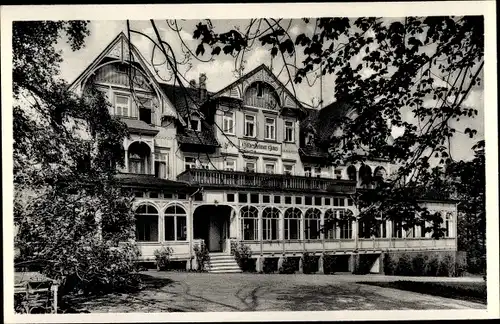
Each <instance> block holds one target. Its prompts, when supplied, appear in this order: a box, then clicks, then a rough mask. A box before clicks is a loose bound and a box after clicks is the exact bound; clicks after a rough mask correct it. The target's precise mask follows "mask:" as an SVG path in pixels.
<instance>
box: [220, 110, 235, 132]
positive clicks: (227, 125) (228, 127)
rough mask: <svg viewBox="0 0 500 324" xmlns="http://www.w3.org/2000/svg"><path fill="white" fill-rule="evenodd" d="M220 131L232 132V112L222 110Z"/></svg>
mask: <svg viewBox="0 0 500 324" xmlns="http://www.w3.org/2000/svg"><path fill="white" fill-rule="evenodd" d="M222 131H223V132H224V133H226V134H234V113H233V112H230V111H226V112H224V115H223V116H222Z"/></svg>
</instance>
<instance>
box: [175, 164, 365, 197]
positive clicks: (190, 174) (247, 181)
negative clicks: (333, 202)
mask: <svg viewBox="0 0 500 324" xmlns="http://www.w3.org/2000/svg"><path fill="white" fill-rule="evenodd" d="M177 180H180V181H185V182H188V183H190V184H199V185H204V186H210V187H227V188H247V189H250V188H253V189H268V190H277V191H318V192H337V193H347V194H349V193H354V192H355V190H356V182H355V181H351V180H339V179H326V178H315V177H301V176H291V175H285V174H267V173H253V172H241V171H221V170H206V169H189V170H186V171H184V172H182V173H181V174H179V175H178V176H177Z"/></svg>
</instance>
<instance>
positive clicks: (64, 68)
mask: <svg viewBox="0 0 500 324" xmlns="http://www.w3.org/2000/svg"><path fill="white" fill-rule="evenodd" d="M288 21H289V20H286V25H288ZM197 22H198V21H194V20H187V21H180V22H179V27H182V28H183V29H182V31H181V32H180V36H181V37H182V39H183V41H184V42H185V44H186V45H187V46H189V47H190V48H191V49H192V50H193V52H194V50H195V48H196V44H197V40H193V39H192V37H191V35H192V31H193V27H194V26H195V24H196V23H197ZM212 23H213V25H214V27H215V28H216V30H218V31H227V30H229V29H232V28H238V27H242V28H243V27H244V26H246V25H247V24H248V20H212ZM156 24H157V27H158V28H159V31H160V34H161V36H162V38H164V39H165V40H166V41H168V43H169V44H170V45H171V47H172V48H173V50H174V53H175V55H176V58H177V61H182V60H183V58H184V52H183V51H182V49H181V40H180V39H179V35H178V34H177V33H176V32H174V31H172V30H171V29H170V28H169V27H168V25H167V22H166V21H161V20H158V21H156ZM89 27H90V31H91V34H90V36H89V37H87V39H86V47H85V48H84V49H82V50H80V51H77V52H72V51H71V50H70V49H69V47H68V46H67V45H66V44H65V42H60V44H58V48H59V49H61V50H62V51H63V59H64V61H63V62H62V64H61V77H62V78H63V79H65V80H67V81H68V82H72V81H74V80H75V79H76V78H77V77H78V75H79V74H80V73H82V72H83V70H84V69H85V68H86V67H87V66H88V65H89V64H90V63H91V62H92V61H93V60H94V59H95V58H96V57H97V56H98V55H99V54H100V53H101V51H102V50H103V49H104V48H105V47H106V46H107V45H108V44H109V43H110V42H111V41H112V40H113V39H114V38H115V37H116V36H117V35H118V34H119V33H120V32H122V31H123V32H124V33H125V34H127V26H126V21H124V20H116V21H111V20H110V21H92V22H91V23H90V26H89ZM130 27H131V29H135V30H139V31H141V32H143V33H145V34H147V35H149V36H151V37H152V38H153V39H156V37H155V34H154V30H153V28H152V26H151V23H150V21H131V22H130ZM307 28H311V26H307V25H305V24H304V23H303V22H301V20H300V19H295V20H293V21H292V23H291V25H290V28H289V33H290V35H291V36H292V37H293V36H296V35H297V34H299V33H301V32H303V31H305V30H306V29H307ZM311 32H312V30H311ZM131 39H132V43H133V44H134V45H135V46H136V47H137V48H138V49H139V51H140V52H141V53H142V54H143V55H144V57H145V58H146V60H147V61H148V62H151V55H152V49H153V44H152V43H151V41H149V40H148V39H147V38H146V37H144V36H141V35H137V34H132V36H131ZM208 57H209V56H204V57H203V58H208ZM163 60H164V59H163V57H162V56H161V54H160V52H159V51H156V53H155V55H154V57H153V59H152V62H154V63H155V64H159V63H161V62H163ZM245 61H246V63H245V64H244V65H245V69H244V71H243V73H246V72H249V71H251V70H252V69H253V68H255V67H257V66H258V65H260V64H262V63H264V64H266V65H268V66H269V65H270V64H271V56H270V54H269V50H268V49H264V48H262V47H260V42H258V41H256V42H255V43H254V44H253V46H252V49H251V51H249V52H248V53H247V54H246V56H245ZM297 61H298V62H299V63H300V62H301V56H300V53H299V55H298V57H297ZM179 67H180V71H181V72H182V73H183V74H184V75H185V78H186V79H187V80H190V79H195V80H198V76H199V74H200V73H205V74H206V75H207V88H208V90H209V91H217V90H220V89H222V88H223V87H225V86H226V85H228V84H229V83H231V82H233V81H235V80H236V79H237V75H236V74H235V73H234V72H233V71H234V69H235V62H234V59H233V58H232V57H231V56H226V55H223V54H221V55H219V56H218V57H217V58H216V59H215V60H214V61H212V62H208V63H205V62H199V61H197V60H196V59H192V60H191V63H190V64H186V65H181V66H179ZM272 67H273V72H274V73H275V74H277V76H278V78H279V79H280V80H281V81H282V82H283V83H284V84H286V85H287V87H288V88H289V89H290V90H291V91H292V92H295V93H296V96H297V98H298V99H299V100H301V101H302V102H304V103H306V104H309V105H311V104H313V105H315V104H317V103H318V101H319V98H320V82H319V81H316V82H315V83H314V84H313V85H312V86H310V85H309V84H307V81H303V82H302V83H301V84H299V85H293V88H292V84H291V82H289V77H288V73H287V71H286V69H283V64H282V61H281V59H274V61H273V64H272ZM157 69H158V73H159V75H160V76H161V77H163V78H168V73H167V71H166V69H165V66H164V65H163V66H161V65H160V66H157ZM290 72H291V73H292V75H293V72H294V71H293V70H292V71H290ZM366 72H367V73H369V71H366ZM310 80H311V81H313V78H310ZM334 85H335V77H334V76H333V75H328V74H327V75H326V76H324V77H323V94H322V95H323V101H324V103H325V105H326V104H329V103H331V102H333V101H334V100H335V96H334V91H333V87H334ZM464 104H465V105H467V106H470V107H475V108H476V109H478V111H479V115H478V116H477V117H476V118H475V119H472V120H471V119H467V120H461V121H459V122H455V124H454V125H453V126H454V127H456V129H457V133H456V135H455V136H454V138H453V139H452V145H451V146H452V148H451V153H452V156H453V158H454V159H469V158H471V157H472V151H471V150H470V148H471V147H472V145H473V144H474V143H475V142H476V141H477V140H479V139H484V107H483V106H484V100H483V89H482V87H476V88H474V89H473V91H472V92H471V94H470V95H469V97H468V98H467V99H466V100H465V103H464ZM406 117H407V118H408V119H411V118H412V116H411V115H410V114H409V115H408V116H406ZM466 127H470V128H474V129H476V130H477V131H478V134H477V136H476V137H475V138H474V139H469V138H468V135H465V134H463V131H464V130H465V128H466ZM399 132H400V130H398V129H394V130H393V136H395V137H397V136H398V134H399Z"/></svg>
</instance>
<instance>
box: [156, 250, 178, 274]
mask: <svg viewBox="0 0 500 324" xmlns="http://www.w3.org/2000/svg"><path fill="white" fill-rule="evenodd" d="M173 252H174V250H173V249H172V248H171V247H169V246H162V247H161V248H160V249H157V250H155V251H154V256H155V260H156V268H157V269H158V270H166V269H168V265H169V264H170V256H171V255H172V253H173Z"/></svg>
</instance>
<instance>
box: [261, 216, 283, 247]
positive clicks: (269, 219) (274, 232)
mask: <svg viewBox="0 0 500 324" xmlns="http://www.w3.org/2000/svg"><path fill="white" fill-rule="evenodd" d="M279 218H280V213H279V210H278V209H277V208H266V209H264V211H263V212H262V231H263V232H262V239H263V240H264V241H270V240H278V239H279Z"/></svg>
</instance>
